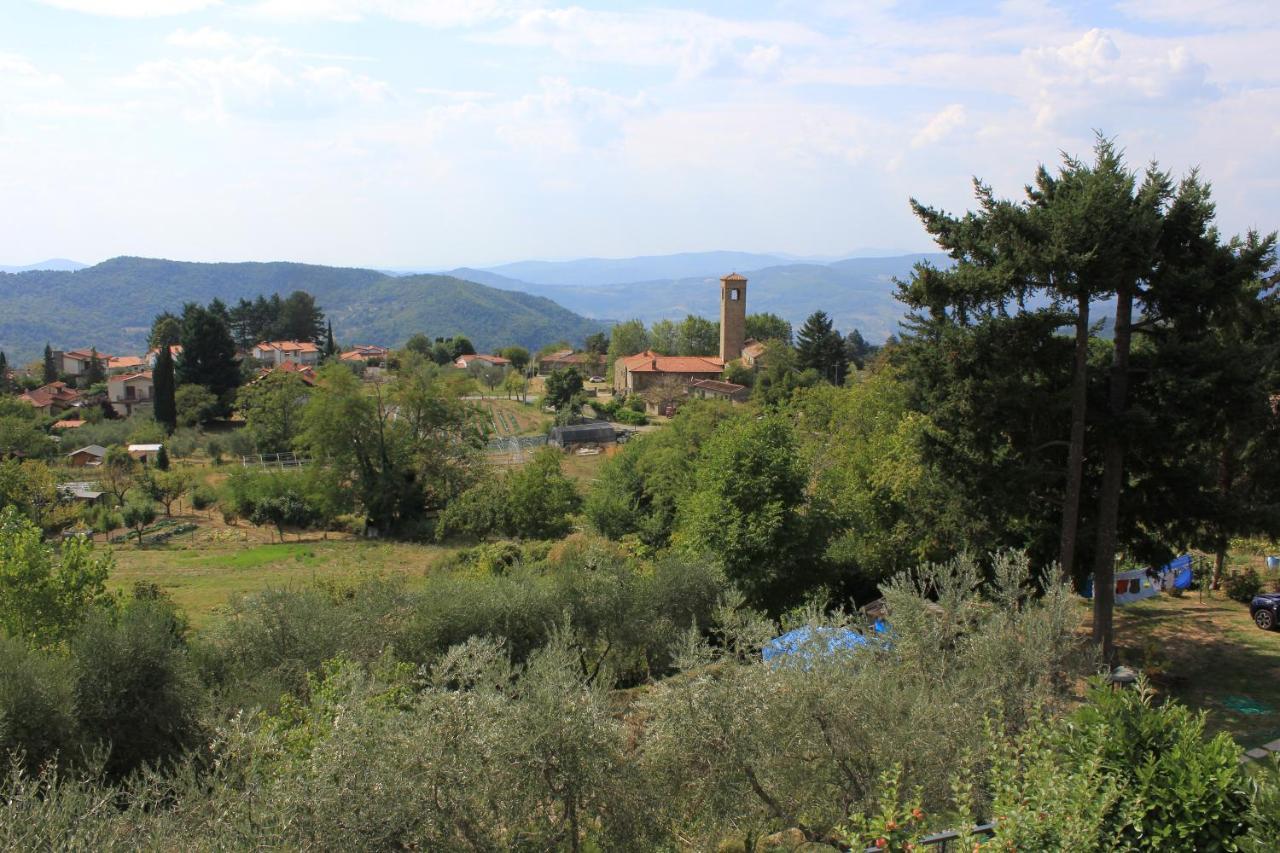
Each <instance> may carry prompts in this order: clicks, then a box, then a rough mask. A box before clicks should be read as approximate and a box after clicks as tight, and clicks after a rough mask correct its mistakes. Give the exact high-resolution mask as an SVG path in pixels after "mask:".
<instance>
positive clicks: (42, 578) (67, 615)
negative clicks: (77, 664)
mask: <svg viewBox="0 0 1280 853" xmlns="http://www.w3.org/2000/svg"><path fill="white" fill-rule="evenodd" d="M111 568H112V563H111V557H110V556H109V555H105V556H101V557H98V556H95V555H94V554H93V551H92V546H91V545H90V544H89V543H88V542H85V541H83V540H81V539H76V538H72V539H68V540H66V541H65V542H63V544H62V546H61V547H60V548H56V549H55V548H54V547H52V546H50V545H46V544H45V543H44V537H43V535H42V534H41V532H40V528H39V527H37V526H36V525H35V524H34V523H33V522H32V521H31V520H30V519H27V518H25V517H24V516H23V515H22V514H21V513H20V512H19V511H18V508H17V507H16V506H6V507H4V508H3V509H0V627H2V628H3V629H4V632H5V633H6V634H8V635H9V636H11V637H16V638H19V639H22V640H23V641H25V642H27V643H30V644H32V645H47V644H50V643H55V642H57V641H58V640H60V639H62V638H63V637H65V636H67V634H68V633H70V632H71V631H72V630H74V628H75V626H76V625H78V624H79V623H80V621H81V620H82V619H83V618H84V616H85V613H86V612H87V611H88V610H89V609H90V608H92V607H94V606H95V605H98V604H101V603H104V602H106V601H107V600H108V596H107V592H106V581H107V575H108V574H109V573H110V571H111Z"/></svg>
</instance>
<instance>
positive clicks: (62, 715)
mask: <svg viewBox="0 0 1280 853" xmlns="http://www.w3.org/2000/svg"><path fill="white" fill-rule="evenodd" d="M75 733H76V724H75V687H74V684H73V680H72V673H71V668H70V667H69V666H68V665H67V664H66V661H65V660H64V659H63V658H61V657H59V656H56V655H53V654H49V653H45V652H40V651H35V650H32V649H29V648H27V646H26V645H25V644H24V643H22V642H19V641H18V640H15V639H12V638H9V637H6V636H4V635H2V634H0V756H4V755H13V756H16V757H18V760H19V761H20V762H21V764H22V766H23V767H24V768H25V769H26V770H27V771H29V772H30V771H34V770H36V769H37V768H39V767H40V766H42V765H43V764H45V763H46V762H49V761H52V760H53V759H54V758H55V757H57V756H58V755H59V754H62V755H64V756H65V755H67V754H69V753H70V752H71V747H72V745H73V744H74V743H75Z"/></svg>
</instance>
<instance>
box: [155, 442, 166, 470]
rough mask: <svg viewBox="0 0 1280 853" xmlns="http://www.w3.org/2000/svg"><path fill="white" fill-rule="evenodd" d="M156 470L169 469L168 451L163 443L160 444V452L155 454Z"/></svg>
mask: <svg viewBox="0 0 1280 853" xmlns="http://www.w3.org/2000/svg"><path fill="white" fill-rule="evenodd" d="M156 470H158V471H168V470H169V451H168V449H167V448H166V447H165V446H164V445H163V444H162V445H160V452H159V453H157V454H156Z"/></svg>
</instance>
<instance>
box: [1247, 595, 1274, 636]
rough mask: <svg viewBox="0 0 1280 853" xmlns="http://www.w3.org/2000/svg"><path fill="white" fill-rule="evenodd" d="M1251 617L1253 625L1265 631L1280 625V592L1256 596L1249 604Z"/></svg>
mask: <svg viewBox="0 0 1280 853" xmlns="http://www.w3.org/2000/svg"><path fill="white" fill-rule="evenodd" d="M1249 615H1250V616H1252V617H1253V624H1255V625H1257V626H1258V627H1259V628H1261V629H1262V630H1264V631H1270V630H1272V629H1273V628H1275V627H1276V625H1280V592H1264V593H1262V594H1261V595H1255V596H1254V597H1253V601H1252V602H1251V603H1250V604H1249Z"/></svg>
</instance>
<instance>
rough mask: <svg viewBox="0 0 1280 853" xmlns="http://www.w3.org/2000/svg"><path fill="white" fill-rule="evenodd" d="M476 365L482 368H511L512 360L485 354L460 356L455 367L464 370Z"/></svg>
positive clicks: (454, 363)
mask: <svg viewBox="0 0 1280 853" xmlns="http://www.w3.org/2000/svg"><path fill="white" fill-rule="evenodd" d="M475 364H478V365H480V366H481V367H488V366H493V367H503V368H505V367H510V366H511V360H510V359H507V358H503V357H502V356H500V355H486V354H484V353H472V354H471V355H460V356H458V358H457V360H455V361H454V362H453V366H454V367H461V368H462V369H464V370H465V369H467V368H468V367H471V366H472V365H475Z"/></svg>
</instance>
